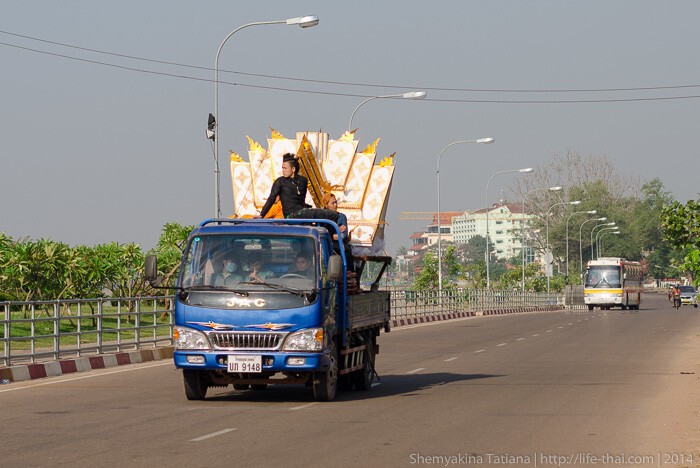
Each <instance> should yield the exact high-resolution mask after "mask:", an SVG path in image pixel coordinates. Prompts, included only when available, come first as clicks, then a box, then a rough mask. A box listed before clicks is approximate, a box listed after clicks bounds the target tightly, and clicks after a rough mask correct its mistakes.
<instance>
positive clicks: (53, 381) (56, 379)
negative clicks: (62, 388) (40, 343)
mask: <svg viewBox="0 0 700 468" xmlns="http://www.w3.org/2000/svg"><path fill="white" fill-rule="evenodd" d="M159 366H173V368H174V367H175V365H174V364H173V361H172V360H167V361H165V362H160V363H158V364H150V365H144V366H138V367H129V368H126V369H119V370H113V371H109V372H100V373H95V374H90V375H75V376H71V377H68V378H65V379H61V378H59V377H58V376H56V377H52V378H51V380H49V381H46V382H37V383H31V384H29V385H22V386H21V387H14V388H6V389H3V390H0V393H5V392H14V391H16V390H26V389H28V388H34V387H43V386H44V385H54V384H59V383H63V382H72V381H74V380H83V379H92V378H95V377H101V376H103V375H112V374H121V373H122V372H131V371H136V370H141V369H150V368H151V367H159ZM97 370H98V369H93V371H97ZM86 372H88V371H86ZM64 375H65V374H64ZM27 382H31V381H27V380H20V381H17V382H13V383H14V384H22V383H27Z"/></svg>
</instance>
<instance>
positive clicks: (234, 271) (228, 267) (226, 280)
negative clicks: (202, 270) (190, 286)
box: [211, 252, 243, 286]
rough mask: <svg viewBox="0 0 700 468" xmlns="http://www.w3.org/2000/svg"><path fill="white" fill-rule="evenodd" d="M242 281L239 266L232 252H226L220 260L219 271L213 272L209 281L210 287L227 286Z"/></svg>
mask: <svg viewBox="0 0 700 468" xmlns="http://www.w3.org/2000/svg"><path fill="white" fill-rule="evenodd" d="M241 281H243V275H242V274H241V271H240V265H239V264H238V262H237V261H236V254H235V253H234V252H226V253H225V254H224V255H223V257H222V259H221V270H220V271H217V272H214V274H213V275H212V279H211V285H212V286H229V285H232V284H236V283H240V282H241Z"/></svg>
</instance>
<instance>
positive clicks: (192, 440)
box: [190, 428, 236, 442]
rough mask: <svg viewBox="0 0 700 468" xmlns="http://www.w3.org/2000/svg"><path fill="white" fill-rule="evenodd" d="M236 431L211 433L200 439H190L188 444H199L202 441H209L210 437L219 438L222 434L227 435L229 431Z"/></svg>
mask: <svg viewBox="0 0 700 468" xmlns="http://www.w3.org/2000/svg"><path fill="white" fill-rule="evenodd" d="M235 430H236V429H232V428H229V429H222V430H220V431H216V432H212V433H211V434H207V435H203V436H202V437H197V438H196V439H190V442H201V441H203V440H207V439H211V438H212V437H216V436H220V435H223V434H228V433H229V432H231V431H235Z"/></svg>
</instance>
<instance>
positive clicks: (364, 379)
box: [352, 339, 375, 391]
mask: <svg viewBox="0 0 700 468" xmlns="http://www.w3.org/2000/svg"><path fill="white" fill-rule="evenodd" d="M374 356H375V354H374V344H373V343H372V340H371V339H370V340H369V341H367V349H365V355H364V367H363V368H362V369H360V370H358V371H355V372H353V373H352V380H353V383H354V384H355V389H356V390H362V391H367V390H369V389H370V388H372V381H373V380H374V359H375V358H374Z"/></svg>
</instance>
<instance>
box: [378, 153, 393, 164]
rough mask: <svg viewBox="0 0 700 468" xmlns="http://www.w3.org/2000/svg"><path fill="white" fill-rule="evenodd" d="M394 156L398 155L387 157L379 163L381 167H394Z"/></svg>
mask: <svg viewBox="0 0 700 468" xmlns="http://www.w3.org/2000/svg"><path fill="white" fill-rule="evenodd" d="M394 155H396V153H391V154H390V155H389V156H387V157H386V158H384V159H382V160H381V161H379V165H380V166H382V167H388V166H393V165H394Z"/></svg>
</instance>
